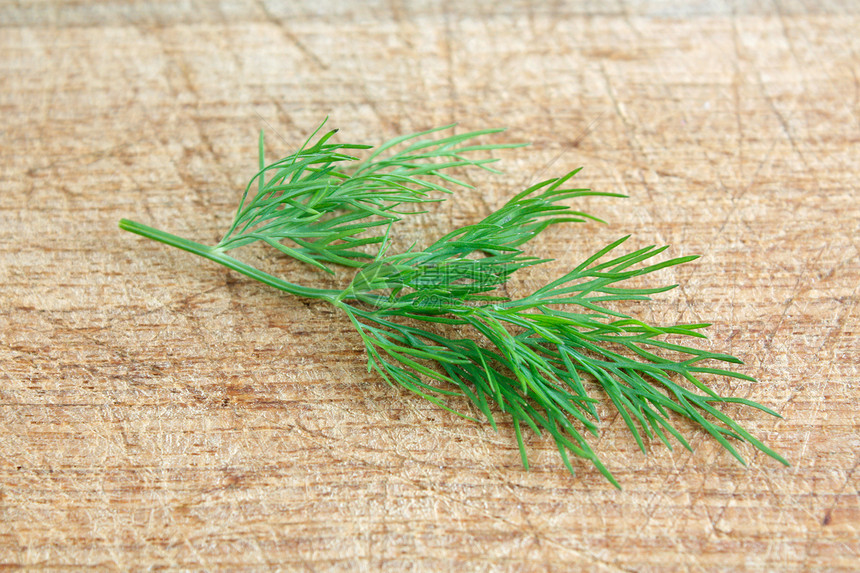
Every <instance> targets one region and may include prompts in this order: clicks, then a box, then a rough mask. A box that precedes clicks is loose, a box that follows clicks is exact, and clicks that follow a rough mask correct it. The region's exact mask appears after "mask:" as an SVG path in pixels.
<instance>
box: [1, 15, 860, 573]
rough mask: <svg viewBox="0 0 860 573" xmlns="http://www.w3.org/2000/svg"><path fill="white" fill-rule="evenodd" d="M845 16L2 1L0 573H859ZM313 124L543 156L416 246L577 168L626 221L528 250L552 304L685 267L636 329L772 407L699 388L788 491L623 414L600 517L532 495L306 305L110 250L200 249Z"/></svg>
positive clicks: (171, 257)
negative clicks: (452, 133) (152, 572)
mask: <svg viewBox="0 0 860 573" xmlns="http://www.w3.org/2000/svg"><path fill="white" fill-rule="evenodd" d="M706 4H713V5H715V6H706ZM464 5H465V6H464ZM690 6H692V7H690ZM855 6H856V4H855V3H853V2H849V1H848V0H846V1H844V2H836V1H832V2H815V3H813V2H803V1H800V0H798V1H788V0H785V1H783V0H779V1H775V2H773V3H762V5H759V4H758V3H754V2H744V1H742V0H737V1H734V2H732V1H727V2H725V3H722V2H714V3H705V2H700V3H686V2H681V1H680V0H677V2H676V1H666V2H660V3H654V4H650V5H645V4H644V3H640V2H632V3H622V2H618V3H606V5H604V3H602V2H590V3H587V2H578V3H570V4H566V3H563V2H548V3H538V2H535V3H534V4H530V3H528V2H495V1H493V2H490V1H482V2H475V3H471V2H445V3H435V2H398V1H396V0H395V1H392V2H375V3H360V2H347V1H345V0H344V1H338V2H320V1H306V2H274V1H267V0H263V1H260V2H250V3H246V2H234V3H227V2H225V3H222V4H220V5H203V4H202V3H197V2H194V3H187V4H186V3H173V2H157V3H150V2H139V3H124V2H113V3H107V4H103V5H89V4H87V3H78V2H56V1H46V2H32V3H14V2H3V3H2V4H0V26H2V27H0V114H2V119H0V122H2V123H0V126H2V130H0V134H2V135H0V452H1V453H0V563H2V564H3V565H9V566H16V565H22V566H28V567H38V566H45V567H50V568H63V567H71V568H74V569H77V568H81V567H85V566H94V567H98V568H105V569H109V568H117V569H127V568H150V567H157V568H160V567H182V568H192V569H221V568H227V567H236V568H240V567H246V568H249V569H251V568H272V567H276V566H282V567H284V568H285V569H296V570H327V569H343V570H390V571H400V570H419V571H423V570H448V569H463V570H476V569H477V570H523V571H531V570H536V571H537V570H559V571H564V570H572V569H576V568H587V569H592V570H637V571H643V570H655V571H656V570H661V571H662V570H671V569H678V570H713V571H716V570H732V571H734V570H739V569H747V570H765V569H766V570H775V571H777V570H778V571H797V570H806V569H814V568H815V569H817V568H823V569H830V570H839V569H843V570H851V569H854V570H856V569H857V568H858V567H860V541H858V536H860V532H858V529H860V503H858V478H860V476H858V472H857V465H858V451H860V436H858V406H857V404H858V399H860V385H858V363H860V359H858V346H860V341H858V330H857V316H858V311H857V308H858V307H857V301H858V290H857V289H858V284H860V262H858V261H859V259H858V241H857V237H858V227H860V224H859V223H858V222H860V202H858V199H857V196H856V193H857V186H856V181H857V174H858V168H860V159H858V158H860V154H858V151H860V146H858V142H860V122H858V114H860V105H858V98H860V83H858V77H860V57H858V53H860V37H858V35H857V33H856V32H857V30H858V29H860V15H858V12H857V10H856V9H855ZM326 115H330V116H331V120H330V121H331V125H333V126H337V127H340V128H341V129H342V133H343V134H345V135H344V137H345V138H350V139H354V140H358V141H367V142H371V143H373V142H379V141H382V140H383V139H385V138H387V137H391V136H394V135H398V134H401V133H404V132H408V131H413V130H418V129H423V128H428V127H432V126H437V125H441V124H445V123H448V122H452V121H458V122H460V125H461V128H462V129H471V128H483V127H487V126H499V125H503V126H508V127H509V128H510V131H509V132H508V133H507V134H506V135H505V136H504V138H503V139H504V140H509V141H520V140H525V141H533V142H535V145H533V146H532V147H530V148H528V149H525V150H521V151H519V152H517V153H504V154H500V156H502V157H503V158H504V164H503V166H504V168H505V169H506V171H507V172H508V173H509V174H510V176H508V177H502V178H496V177H489V176H484V175H474V174H473V175H472V176H471V177H472V180H473V181H474V182H475V183H476V184H478V185H479V190H478V191H474V192H471V193H464V194H462V195H461V196H459V197H458V198H457V199H456V200H452V201H449V202H447V203H446V204H444V205H442V206H440V207H439V209H438V210H436V211H435V212H434V213H433V214H432V215H431V216H426V217H425V218H424V219H423V220H422V222H423V225H424V231H426V232H427V233H430V232H436V230H437V229H449V228H450V227H451V226H452V225H454V224H461V223H464V222H467V221H474V220H476V218H478V217H479V216H481V215H482V214H484V213H486V212H487V210H488V209H490V208H491V207H492V206H498V205H499V204H500V203H501V201H503V199H504V197H505V196H507V195H509V194H511V193H512V192H514V191H516V190H518V189H520V188H521V187H522V185H524V184H527V183H530V182H533V181H535V180H536V178H538V177H541V176H546V177H548V176H551V175H555V174H560V173H562V172H563V171H564V170H566V169H569V168H572V167H576V166H578V165H584V166H585V167H586V169H585V170H584V171H583V172H582V173H581V174H580V175H579V176H578V179H579V181H580V182H581V183H582V184H583V185H587V186H590V187H592V188H594V189H598V190H603V191H620V192H624V193H627V194H629V195H630V199H628V200H626V201H612V200H601V201H592V202H589V204H588V206H589V208H590V209H591V210H592V211H593V212H595V213H596V214H598V215H600V216H602V217H604V218H607V219H608V220H609V221H610V223H611V224H610V225H609V226H603V227H598V226H596V225H593V226H579V227H569V228H559V229H555V230H554V231H552V232H550V233H548V235H547V237H546V238H544V239H542V240H541V241H540V244H539V245H538V248H539V249H541V253H542V254H551V255H553V256H556V257H557V258H558V259H559V260H558V262H557V263H556V264H555V266H554V267H553V270H554V271H555V272H560V271H561V270H563V269H564V268H565V266H566V265H570V264H572V263H573V262H575V261H578V260H581V258H582V257H583V256H586V255H587V254H590V253H591V252H592V249H595V248H597V247H598V246H599V245H601V244H604V243H605V242H608V241H609V240H611V239H614V238H617V237H619V236H621V235H624V234H627V233H633V235H634V238H633V239H631V241H632V244H634V245H638V246H642V245H647V244H651V243H670V244H672V245H674V247H673V249H672V253H673V254H689V253H705V256H704V257H703V258H702V259H700V260H699V261H697V262H695V263H693V264H690V265H687V266H686V267H685V268H681V269H679V270H678V271H677V272H674V273H672V274H667V275H664V276H663V278H664V279H665V280H668V281H677V282H680V283H682V284H683V285H684V286H683V287H682V288H681V289H678V290H675V291H672V292H670V293H667V294H664V295H661V296H660V297H659V298H658V299H657V300H655V301H653V302H652V303H649V304H644V305H642V306H641V308H639V309H637V310H636V312H637V313H638V314H639V316H642V317H644V318H647V319H650V320H655V321H672V320H683V321H709V322H713V323H714V326H713V327H712V328H711V330H710V333H711V337H712V342H711V343H710V344H711V346H712V347H713V348H715V349H719V350H721V351H727V352H732V353H734V354H736V355H738V356H740V357H742V358H744V359H745V360H746V362H747V365H746V366H745V367H744V372H747V373H749V374H752V375H754V376H756V377H757V378H758V379H759V380H760V383H758V384H747V383H738V382H729V381H718V382H716V383H715V384H716V387H717V388H718V389H719V390H720V391H722V392H726V393H733V394H735V395H739V396H744V397H748V398H751V399H754V400H757V401H760V402H762V403H764V404H765V405H768V406H770V407H772V408H774V409H775V410H777V411H778V412H780V413H781V414H782V415H783V417H784V419H781V420H780V419H775V418H771V417H768V416H766V415H765V414H762V413H759V412H756V411H753V410H750V409H744V408H726V409H725V410H726V411H728V412H730V413H731V414H732V415H734V416H736V417H737V418H738V419H739V420H741V421H742V422H743V423H744V424H745V425H746V426H747V427H748V428H750V429H751V430H752V431H753V433H754V434H756V435H757V436H759V437H761V438H762V439H764V440H765V441H766V442H767V443H768V444H769V445H771V446H772V447H774V448H776V449H777V450H778V451H780V452H781V453H783V454H784V455H785V456H786V457H787V458H788V459H789V460H790V461H791V462H792V466H791V467H790V468H784V467H782V466H780V465H779V464H778V463H776V462H774V461H773V460H770V459H769V458H767V457H766V456H764V455H762V454H760V453H756V452H755V451H754V450H752V449H750V448H742V452H743V453H744V454H745V455H747V456H748V458H749V459H750V461H751V464H750V467H749V468H744V467H743V466H741V465H740V464H738V463H737V462H736V461H734V460H733V459H732V458H731V456H730V455H729V454H727V453H726V452H725V451H723V450H722V449H721V448H720V447H719V446H718V445H716V444H715V443H714V442H713V440H710V439H708V438H707V437H706V436H703V435H702V433H701V432H696V431H693V430H692V429H691V428H689V427H686V428H685V429H686V430H688V431H691V432H692V433H691V435H692V443H693V445H694V446H695V451H694V452H693V453H689V452H687V451H685V450H683V449H677V450H676V451H674V452H669V451H667V450H666V449H665V448H663V447H662V446H659V445H654V446H653V451H651V452H650V453H649V455H648V456H647V457H646V456H643V455H641V454H640V453H639V452H638V451H637V450H636V448H635V444H634V442H633V439H632V438H631V437H630V436H629V434H627V433H626V430H625V429H624V425H623V423H622V421H621V420H620V419H616V418H614V417H611V416H610V417H608V418H607V419H605V420H604V421H603V423H602V426H601V427H602V437H601V439H600V440H595V442H594V443H595V447H596V449H597V450H598V452H599V454H600V455H601V456H602V457H603V459H604V460H605V462H606V463H607V465H608V466H609V467H610V468H611V470H612V471H613V472H615V474H616V475H617V477H618V478H619V480H620V481H621V482H622V484H623V485H624V488H625V489H624V490H623V491H621V492H619V491H616V490H615V489H613V488H612V487H611V486H610V485H609V484H607V483H606V482H605V481H604V480H603V479H602V478H601V477H600V475H599V474H598V473H597V472H596V471H595V470H594V469H592V468H590V467H589V466H588V465H587V464H584V463H576V467H577V469H578V473H577V475H576V477H571V476H570V475H569V474H567V473H566V471H565V470H564V468H563V466H562V464H561V463H560V461H559V460H558V458H557V455H556V453H555V451H554V448H553V445H552V443H551V442H550V441H549V440H546V439H540V438H535V437H532V438H530V439H529V448H530V451H531V452H532V461H533V468H532V471H531V472H529V473H526V472H524V471H523V470H522V469H521V468H520V463H519V457H518V454H517V451H516V447H515V440H514V438H513V433H512V430H511V428H510V427H509V426H504V427H503V428H502V429H501V432H500V433H499V434H495V433H493V432H492V431H491V430H490V429H489V428H488V427H486V426H484V425H477V424H471V423H468V422H464V421H463V420H460V419H458V418H455V417H453V416H451V415H448V414H447V413H445V412H442V411H440V410H439V409H437V408H435V407H433V406H432V405H429V404H427V403H425V402H424V401H422V400H421V399H419V398H415V397H413V396H411V395H408V394H406V393H404V392H401V391H397V390H394V389H392V388H390V387H388V386H386V385H385V384H383V383H382V382H380V381H379V380H378V379H377V377H376V376H373V375H369V374H367V373H366V371H365V368H364V365H363V356H362V351H361V346H360V341H359V340H358V339H357V337H356V336H355V335H354V334H353V333H352V332H351V330H350V327H349V325H348V323H347V322H346V321H345V320H344V318H343V317H341V316H338V315H336V314H333V313H332V312H331V311H330V310H329V309H328V308H326V307H325V306H324V305H322V304H315V303H309V302H307V301H302V300H299V299H296V298H293V297H289V296H281V295H280V294H278V293H277V292H274V291H271V290H268V289H267V288H266V287H263V286H261V285H258V284H254V283H253V282H251V281H250V280H246V279H244V278H242V277H240V276H238V275H235V274H231V273H230V272H227V271H226V270H224V269H221V268H218V267H217V266H215V265H213V264H210V263H206V262H205V261H201V260H195V259H194V258H193V257H192V256H190V255H187V254H185V253H182V252H179V251H175V250H171V249H168V248H166V247H161V246H159V245H157V244H155V243H152V242H149V241H145V240H143V239H140V238H138V237H135V236H133V235H129V234H125V233H122V232H120V231H119V230H118V229H117V227H116V223H117V220H118V219H119V218H120V217H123V216H126V217H131V218H134V219H137V220H140V221H142V222H146V223H150V224H154V225H155V226H158V227H161V228H164V229H166V230H170V231H172V232H175V233H177V234H180V235H185V236H188V237H190V238H193V239H197V240H201V241H214V240H216V238H217V237H218V236H219V233H220V232H221V230H223V229H224V226H225V224H226V223H227V222H228V221H229V218H230V217H231V216H232V210H233V209H234V207H235V204H236V201H237V198H238V193H239V190H240V189H241V188H242V186H244V184H245V182H246V181H247V179H248V178H249V177H250V175H251V174H252V173H253V170H254V165H255V159H254V147H255V137H256V133H257V131H258V130H259V129H260V128H267V129H268V126H269V125H271V127H272V128H274V129H273V130H271V131H270V134H272V133H273V132H274V131H277V132H278V133H279V134H280V135H281V136H282V137H283V140H281V139H280V138H278V137H277V136H274V135H271V136H270V138H269V152H270V154H271V157H274V156H275V155H276V154H279V153H286V152H288V151H289V150H290V149H292V147H293V146H295V145H296V144H297V143H299V142H300V141H301V140H302V138H303V137H304V136H305V135H306V134H307V133H308V132H309V130H310V129H312V128H313V127H314V126H315V125H316V124H317V123H318V122H319V121H320V120H321V119H322V118H323V117H324V116H326ZM589 126H591V129H590V130H589ZM586 131H587V135H583V134H584V132H586ZM260 263H261V264H264V265H269V266H270V267H271V266H274V267H275V268H278V269H279V270H280V271H281V272H283V273H285V274H289V275H290V276H293V277H296V278H297V280H302V281H312V280H315V279H314V277H313V276H312V275H311V274H310V273H308V272H307V271H305V270H303V269H301V268H300V267H299V266H298V265H291V264H289V263H280V262H278V261H276V260H275V259H273V258H270V257H267V256H264V258H262V259H261V260H260Z"/></svg>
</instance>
